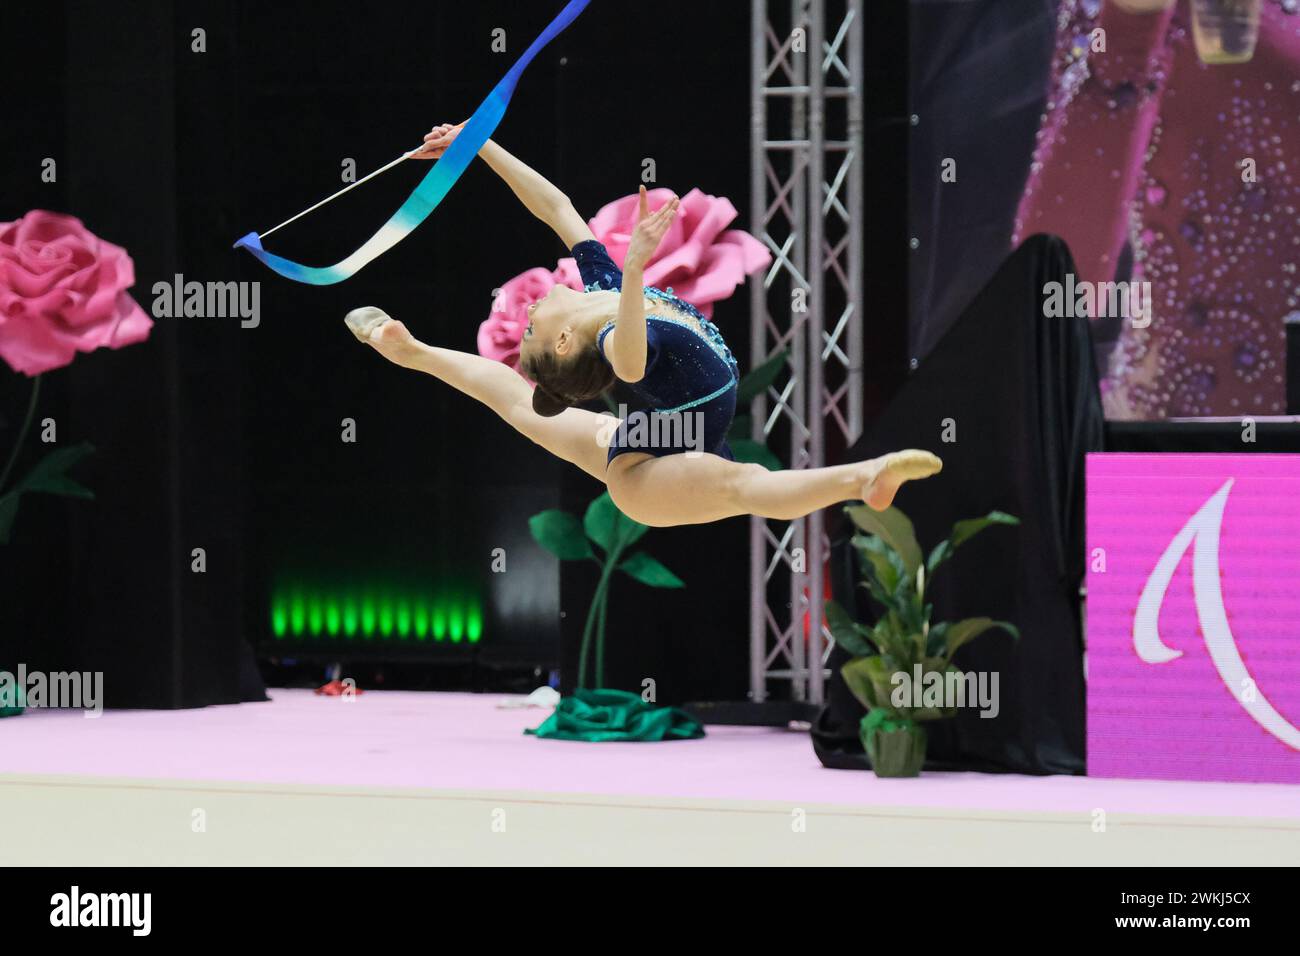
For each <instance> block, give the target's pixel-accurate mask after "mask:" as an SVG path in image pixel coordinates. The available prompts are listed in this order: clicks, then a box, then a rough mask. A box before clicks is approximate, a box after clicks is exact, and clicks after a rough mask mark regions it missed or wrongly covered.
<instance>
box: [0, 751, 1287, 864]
mask: <svg viewBox="0 0 1300 956" xmlns="http://www.w3.org/2000/svg"><path fill="white" fill-rule="evenodd" d="M1098 810H1099V811H1100V810H1104V808H1098ZM1101 819H1102V818H1101V817H1100V816H1098V814H1097V813H1096V812H1094V813H1090V814H1087V815H1083V814H1078V813H1050V812H1033V811H1015V812H1008V811H988V810H973V809H972V810H968V811H967V810H961V809H953V808H942V809H941V808H930V807H926V808H909V807H894V806H870V805H858V806H842V805H808V806H793V805H789V804H782V803H776V802H767V801H731V800H702V799H693V798H692V799H670V798H663V797H625V796H608V795H591V794H556V793H534V792H528V791H479V790H455V791H439V790H417V789H381V788H368V787H356V788H346V787H326V786H307V785H292V784H284V785H269V784H249V783H237V782H217V781H176V780H149V779H130V778H105V777H74V776H47V775H39V776H38V775H26V774H3V775H0V846H3V847H4V852H3V856H4V862H5V863H6V864H7V865H10V866H23V865H35V866H42V865H59V866H64V865H89V866H101V865H128V866H139V865H145V866H148V865H165V866H187V865H198V866H230V865H273V866H281V865H309V866H317V865H319V866H338V865H348V864H351V865H408V866H409V865H541V866H554V865H565V864H616V865H617V864H626V865H813V866H816V865H866V866H907V865H921V866H925V865H953V864H956V865H962V864H975V865H1066V866H1129V865H1170V866H1185V865H1223V866H1227V865H1248V866H1268V865H1294V862H1295V860H1296V859H1300V823H1297V822H1296V821H1295V820H1274V819H1261V818H1247V817H1191V816H1180V815H1176V814H1162V815H1133V814H1106V815H1105V817H1104V828H1102V827H1099V825H1098V823H1099V821H1100V820H1101Z"/></svg>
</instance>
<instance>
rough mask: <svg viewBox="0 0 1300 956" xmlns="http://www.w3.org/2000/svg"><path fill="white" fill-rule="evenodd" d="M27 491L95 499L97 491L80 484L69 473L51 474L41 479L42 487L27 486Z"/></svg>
mask: <svg viewBox="0 0 1300 956" xmlns="http://www.w3.org/2000/svg"><path fill="white" fill-rule="evenodd" d="M24 490H25V491H43V492H45V493H46V494H49V495H63V496H64V497H66V498H85V499H88V500H93V499H94V497H95V493H94V492H93V491H91V490H90V489H89V488H87V487H86V486H85V485H81V484H78V483H77V482H75V481H73V480H72V479H71V478H69V477H68V476H67V475H50V476H49V477H47V478H44V479H42V480H41V484H40V487H38V488H32V487H27V488H25V489H24Z"/></svg>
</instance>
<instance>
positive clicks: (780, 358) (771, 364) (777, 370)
mask: <svg viewBox="0 0 1300 956" xmlns="http://www.w3.org/2000/svg"><path fill="white" fill-rule="evenodd" d="M789 356H790V350H789V349H782V350H781V351H780V352H777V353H776V354H775V355H773V356H772V357H771V358H770V359H768V360H767V361H766V362H764V363H763V364H762V365H760V366H758V367H757V368H755V369H751V370H750V371H748V372H746V373H745V374H744V375H742V376H741V377H740V382H739V383H738V384H737V385H736V407H737V408H743V407H745V406H746V405H748V404H749V403H750V402H752V401H753V400H754V399H755V398H757V397H758V396H759V395H761V394H763V392H764V391H766V389H767V387H768V386H769V385H771V384H772V383H773V382H775V381H776V377H777V376H778V375H780V374H781V369H782V367H784V365H785V362H786V359H787V358H789Z"/></svg>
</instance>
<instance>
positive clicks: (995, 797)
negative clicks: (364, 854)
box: [0, 690, 1300, 819]
mask: <svg viewBox="0 0 1300 956" xmlns="http://www.w3.org/2000/svg"><path fill="white" fill-rule="evenodd" d="M271 696H272V700H271V701H270V702H266V703H255V704H238V705H229V706H221V707H208V708H203V709H198V710H178V711H107V712H105V713H104V714H103V715H102V716H100V717H99V718H97V719H87V718H85V717H83V716H82V714H81V713H80V712H62V711H35V712H29V713H27V714H25V715H23V716H21V717H17V718H12V719H6V720H3V721H0V773H18V774H68V775H77V776H91V777H97V776H105V777H119V778H120V777H134V778H150V779H164V780H190V781H213V780H221V781H238V782H247V783H262V784H266V783H285V784H307V785H326V786H343V787H357V788H364V787H415V788H428V789H437V790H511V791H521V790H522V791H535V792H543V793H569V794H573V793H587V794H602V795H619V796H637V795H642V796H650V797H682V798H700V799H719V800H733V801H734V800H756V801H780V802H787V803H788V802H797V803H800V804H839V805H850V806H902V807H942V808H953V809H966V810H971V809H987V810H1003V811H1031V812H1048V813H1053V812H1055V813H1074V812H1085V813H1086V812H1088V811H1090V810H1091V809H1092V808H1094V807H1098V806H1104V807H1105V808H1106V809H1107V810H1108V811H1109V812H1120V813H1132V814H1160V815H1179V816H1181V815H1187V816H1202V817H1203V816H1231V817H1268V818H1296V819H1300V788H1296V787H1294V786H1288V785H1284V784H1242V783H1182V782H1174V781H1153V780H1108V779H1089V778H1084V777H1064V776H1058V777H1028V776H1017V775H1009V774H976V773H927V774H924V775H923V776H921V777H920V778H919V779H911V780H880V779H877V778H876V777H875V776H874V775H873V774H870V773H865V772H852V771H835V770H826V769H824V768H823V767H822V766H821V765H820V764H819V763H818V762H817V759H816V757H815V756H814V755H813V751H812V746H811V744H810V742H809V740H808V736H807V734H805V733H799V732H792V731H786V730H780V729H767V728H747V727H710V728H708V736H707V737H705V738H704V739H702V740H692V741H675V742H671V743H653V744H644V743H642V744H631V743H629V744H616V743H603V744H589V743H572V742H566V741H553V740H538V739H536V738H534V737H529V736H525V735H524V733H523V731H524V729H525V728H526V727H535V726H537V725H538V724H540V723H541V722H542V720H543V719H544V718H545V717H546V714H547V712H546V711H544V710H539V709H528V710H523V709H502V708H500V707H499V706H498V705H499V704H501V703H502V702H504V701H506V700H507V699H508V698H506V697H504V696H502V695H493V694H481V695H480V694H443V693H418V692H398V691H368V692H366V693H364V694H362V695H360V696H359V697H357V698H354V699H353V700H351V701H347V700H344V699H342V698H333V697H318V696H316V695H314V694H313V693H311V692H310V691H302V690H272V691H271Z"/></svg>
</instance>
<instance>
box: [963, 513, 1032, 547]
mask: <svg viewBox="0 0 1300 956" xmlns="http://www.w3.org/2000/svg"><path fill="white" fill-rule="evenodd" d="M995 524H1006V525H1018V524H1020V519H1019V518H1017V517H1015V516H1014V515H1009V514H1007V513H1006V512H1004V511H990V512H989V513H988V514H986V515H985V516H984V517H983V518H967V519H966V520H965V521H958V522H957V523H955V524H954V525H953V526H952V535H951V537H950V538H949V540H950V541H952V546H953V550H956V549H957V548H958V547H960V546H961V545H962V544H963V543H964V542H966V541H969V540H970V539H971V538H973V537H975V535H977V534H979V533H980V532H981V531H983V530H984V529H985V528H987V527H989V526H991V525H995Z"/></svg>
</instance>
